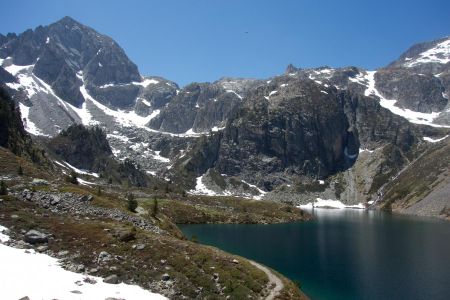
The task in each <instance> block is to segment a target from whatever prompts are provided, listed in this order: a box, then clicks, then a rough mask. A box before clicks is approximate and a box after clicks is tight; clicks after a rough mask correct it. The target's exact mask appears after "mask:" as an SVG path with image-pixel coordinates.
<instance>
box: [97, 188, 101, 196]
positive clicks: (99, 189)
mask: <svg viewBox="0 0 450 300" xmlns="http://www.w3.org/2000/svg"><path fill="white" fill-rule="evenodd" d="M101 195H102V188H101V187H100V186H97V196H101Z"/></svg>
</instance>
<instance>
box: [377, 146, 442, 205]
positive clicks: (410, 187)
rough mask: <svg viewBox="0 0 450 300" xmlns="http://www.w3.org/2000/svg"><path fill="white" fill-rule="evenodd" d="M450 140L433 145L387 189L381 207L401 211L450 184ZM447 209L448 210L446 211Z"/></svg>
mask: <svg viewBox="0 0 450 300" xmlns="http://www.w3.org/2000/svg"><path fill="white" fill-rule="evenodd" d="M449 165H450V138H447V139H446V140H444V141H442V142H440V143H436V144H434V145H431V146H430V147H429V149H428V150H426V151H424V152H423V155H422V156H421V157H420V158H419V159H418V160H416V161H415V162H413V163H412V164H411V165H409V166H408V168H407V169H405V171H404V172H402V173H401V174H400V175H399V176H398V177H397V178H396V179H395V180H394V181H392V182H391V183H390V184H388V186H387V187H386V188H385V194H384V196H383V202H382V208H384V209H392V210H401V209H405V208H408V207H411V206H412V205H414V204H416V203H418V202H420V201H421V200H422V199H424V198H425V197H426V196H427V195H429V194H430V193H431V192H433V190H434V189H435V188H436V187H438V186H440V185H445V184H448V182H449V181H450V170H449V168H448V166H449ZM447 209H448V208H447Z"/></svg>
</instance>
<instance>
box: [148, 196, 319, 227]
mask: <svg viewBox="0 0 450 300" xmlns="http://www.w3.org/2000/svg"><path fill="white" fill-rule="evenodd" d="M140 203H141V205H142V206H143V207H144V208H145V209H147V210H148V211H151V210H152V208H153V200H152V199H145V198H144V199H140ZM158 205H159V209H160V211H161V212H162V213H163V214H165V215H167V217H168V218H169V219H170V220H171V221H172V222H174V223H178V224H203V223H248V224H251V223H264V224H269V223H282V222H296V221H304V220H309V219H310V217H311V216H310V215H309V214H307V213H305V212H303V211H302V210H300V209H298V208H296V207H294V206H291V205H287V204H282V203H276V202H271V201H260V200H247V199H241V198H236V197H206V196H188V197H185V198H178V199H172V200H159V201H158Z"/></svg>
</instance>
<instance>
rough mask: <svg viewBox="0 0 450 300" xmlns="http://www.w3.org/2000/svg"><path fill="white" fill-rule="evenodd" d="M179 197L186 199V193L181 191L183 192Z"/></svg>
mask: <svg viewBox="0 0 450 300" xmlns="http://www.w3.org/2000/svg"><path fill="white" fill-rule="evenodd" d="M181 197H183V198H186V197H187V193H186V191H185V190H183V191H182V192H181Z"/></svg>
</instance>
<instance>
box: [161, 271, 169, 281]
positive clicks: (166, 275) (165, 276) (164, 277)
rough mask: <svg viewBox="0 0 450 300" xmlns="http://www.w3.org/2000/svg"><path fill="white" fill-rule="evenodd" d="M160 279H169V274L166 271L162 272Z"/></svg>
mask: <svg viewBox="0 0 450 300" xmlns="http://www.w3.org/2000/svg"><path fill="white" fill-rule="evenodd" d="M161 279H162V280H164V281H168V280H169V279H170V275H169V274H167V273H164V274H163V275H162V276H161Z"/></svg>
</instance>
